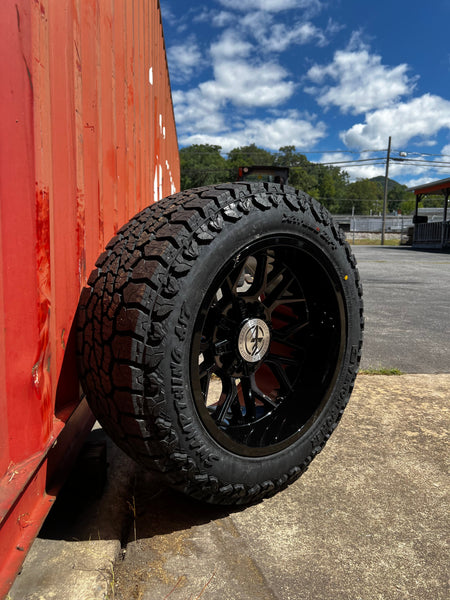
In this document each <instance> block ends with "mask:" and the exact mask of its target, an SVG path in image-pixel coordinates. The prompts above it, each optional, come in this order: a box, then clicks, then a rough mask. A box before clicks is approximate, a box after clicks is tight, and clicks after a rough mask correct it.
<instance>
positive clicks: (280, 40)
mask: <svg viewBox="0 0 450 600" xmlns="http://www.w3.org/2000/svg"><path fill="white" fill-rule="evenodd" d="M314 41H317V42H318V45H319V46H324V45H325V44H326V43H327V38H326V36H325V35H324V32H323V31H322V30H321V29H319V28H318V27H316V26H315V25H313V24H312V23H310V22H308V21H307V22H304V23H297V24H296V25H294V27H292V28H289V27H287V26H286V25H285V24H284V23H277V24H275V25H274V26H273V27H272V28H271V32H270V36H269V37H268V38H267V39H266V40H265V41H264V48H265V49H266V50H267V51H269V52H283V51H284V50H286V49H287V48H288V47H289V46H291V45H292V44H299V45H303V44H309V43H311V42H314Z"/></svg>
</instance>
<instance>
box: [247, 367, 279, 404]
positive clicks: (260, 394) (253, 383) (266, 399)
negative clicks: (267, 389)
mask: <svg viewBox="0 0 450 600" xmlns="http://www.w3.org/2000/svg"><path fill="white" fill-rule="evenodd" d="M251 387H252V390H253V393H254V394H255V396H256V397H257V398H258V400H261V402H262V403H263V404H264V405H265V406H266V407H267V408H268V409H270V410H271V409H273V408H276V407H277V406H278V404H277V403H276V402H274V401H273V400H272V399H271V398H269V396H267V395H266V394H264V392H262V391H261V390H260V389H259V387H258V384H257V383H256V378H255V375H252V376H251Z"/></svg>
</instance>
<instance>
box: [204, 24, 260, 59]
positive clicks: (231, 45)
mask: <svg viewBox="0 0 450 600" xmlns="http://www.w3.org/2000/svg"><path fill="white" fill-rule="evenodd" d="M252 49H253V46H252V44H250V42H247V41H245V40H243V39H241V38H240V36H239V35H238V33H237V32H236V31H234V30H233V29H227V30H225V31H224V33H223V34H222V36H221V37H220V38H219V40H218V41H217V42H216V43H214V44H211V55H212V57H213V60H214V61H221V60H223V59H230V58H235V57H237V56H240V57H244V56H248V54H249V53H250V52H251V50H252Z"/></svg>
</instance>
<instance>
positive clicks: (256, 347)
mask: <svg viewBox="0 0 450 600" xmlns="http://www.w3.org/2000/svg"><path fill="white" fill-rule="evenodd" d="M314 253H315V251H314V247H310V248H309V249H306V248H305V246H304V243H299V241H298V240H296V239H295V238H289V237H282V236H276V237H268V238H266V239H263V240H260V241H258V242H256V243H254V244H250V245H249V246H247V247H246V248H245V250H244V251H242V252H239V253H238V254H237V255H236V256H234V257H232V258H231V259H230V260H229V261H228V262H227V264H226V265H225V266H224V268H223V269H222V270H221V272H220V274H219V275H218V277H217V278H216V279H215V280H214V282H213V284H212V286H211V287H210V289H209V291H208V293H207V294H206V296H205V299H204V301H203V303H202V306H201V308H200V312H199V316H198V318H197V322H196V325H195V334H194V337H193V344H192V350H191V377H192V386H193V393H194V398H195V402H196V406H197V409H198V411H199V414H200V415H201V418H202V420H203V422H204V424H205V426H206V428H207V429H208V431H209V432H210V434H211V435H212V436H213V437H214V438H215V439H216V440H217V441H218V442H219V443H220V444H221V445H222V446H223V447H224V448H227V449H228V450H230V451H232V452H236V453H237V454H242V455H244V456H264V455H267V454H272V453H275V452H278V451H280V450H282V449H283V448H285V447H287V446H289V445H291V444H292V443H293V442H294V441H295V440H296V439H298V438H299V437H300V436H301V435H302V434H303V433H304V430H305V428H306V427H308V426H311V425H312V424H313V422H314V419H315V418H317V416H318V409H319V407H320V405H321V403H322V402H323V400H324V398H326V396H327V391H328V389H329V387H330V385H331V384H332V382H333V380H334V378H335V375H336V372H337V369H338V366H339V361H341V360H342V351H343V347H344V343H345V338H344V335H345V331H346V323H345V313H344V310H343V304H342V294H341V292H340V291H339V290H338V289H337V288H336V287H335V285H333V281H332V279H331V278H330V275H329V274H328V272H327V269H326V267H325V265H324V264H322V262H320V260H318V257H317V258H315V257H314ZM299 265H301V269H299V268H298V267H299Z"/></svg>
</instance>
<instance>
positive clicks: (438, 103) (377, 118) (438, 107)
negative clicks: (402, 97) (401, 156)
mask: <svg viewBox="0 0 450 600" xmlns="http://www.w3.org/2000/svg"><path fill="white" fill-rule="evenodd" d="M441 129H450V102H449V101H448V100H445V99H444V98H441V97H439V96H433V95H431V94H425V95H423V96H420V97H419V98H414V99H413V100H410V101H409V102H403V103H400V104H397V105H396V106H393V107H389V108H384V109H381V110H376V111H374V112H371V113H369V114H368V115H366V121H365V123H357V124H355V125H353V127H351V128H350V129H349V130H348V131H346V132H343V133H341V139H342V140H343V141H344V143H345V144H346V146H347V147H349V148H384V147H385V146H386V144H387V140H388V138H389V136H392V144H393V146H395V147H396V148H398V149H401V147H402V146H406V144H408V142H410V141H411V140H412V139H413V138H416V137H422V138H425V139H426V138H430V137H432V136H434V135H436V134H437V133H438V132H439V131H440V130H441Z"/></svg>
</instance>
